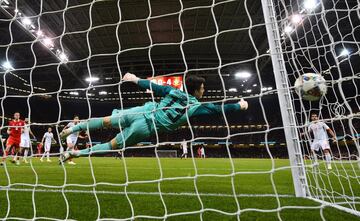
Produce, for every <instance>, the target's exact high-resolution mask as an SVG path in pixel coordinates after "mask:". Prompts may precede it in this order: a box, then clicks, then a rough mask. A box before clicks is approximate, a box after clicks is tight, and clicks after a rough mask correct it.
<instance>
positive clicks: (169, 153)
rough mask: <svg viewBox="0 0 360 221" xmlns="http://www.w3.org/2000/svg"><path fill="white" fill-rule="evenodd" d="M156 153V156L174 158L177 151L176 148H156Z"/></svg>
mask: <svg viewBox="0 0 360 221" xmlns="http://www.w3.org/2000/svg"><path fill="white" fill-rule="evenodd" d="M157 155H158V157H171V158H176V157H177V151H176V150H158V151H157Z"/></svg>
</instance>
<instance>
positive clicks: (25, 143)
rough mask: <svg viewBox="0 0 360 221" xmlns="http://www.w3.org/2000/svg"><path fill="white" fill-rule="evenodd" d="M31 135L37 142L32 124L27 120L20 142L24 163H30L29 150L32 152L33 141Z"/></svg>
mask: <svg viewBox="0 0 360 221" xmlns="http://www.w3.org/2000/svg"><path fill="white" fill-rule="evenodd" d="M30 135H31V136H32V137H33V138H34V139H35V140H36V137H35V136H34V134H33V132H32V131H31V129H30V122H29V119H28V118H25V126H24V128H23V129H22V130H21V141H20V152H21V153H22V152H24V158H23V161H24V163H28V161H27V157H28V154H29V150H31V149H30V148H31V140H30Z"/></svg>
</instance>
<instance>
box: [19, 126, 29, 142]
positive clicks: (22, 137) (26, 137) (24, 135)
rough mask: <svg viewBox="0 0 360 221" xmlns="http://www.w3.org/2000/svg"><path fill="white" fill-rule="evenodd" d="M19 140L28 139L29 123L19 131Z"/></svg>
mask: <svg viewBox="0 0 360 221" xmlns="http://www.w3.org/2000/svg"><path fill="white" fill-rule="evenodd" d="M21 140H30V125H27V124H25V126H24V128H23V132H22V133H21Z"/></svg>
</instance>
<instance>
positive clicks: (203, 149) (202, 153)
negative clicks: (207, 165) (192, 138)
mask: <svg viewBox="0 0 360 221" xmlns="http://www.w3.org/2000/svg"><path fill="white" fill-rule="evenodd" d="M200 157H201V158H205V148H204V146H203V145H201V148H200Z"/></svg>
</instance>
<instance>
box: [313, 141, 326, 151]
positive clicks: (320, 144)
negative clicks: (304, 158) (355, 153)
mask: <svg viewBox="0 0 360 221" xmlns="http://www.w3.org/2000/svg"><path fill="white" fill-rule="evenodd" d="M320 147H321V149H323V150H326V149H327V150H329V149H330V145H329V141H328V140H314V141H313V142H312V143H311V149H312V150H316V151H319V149H320Z"/></svg>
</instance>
